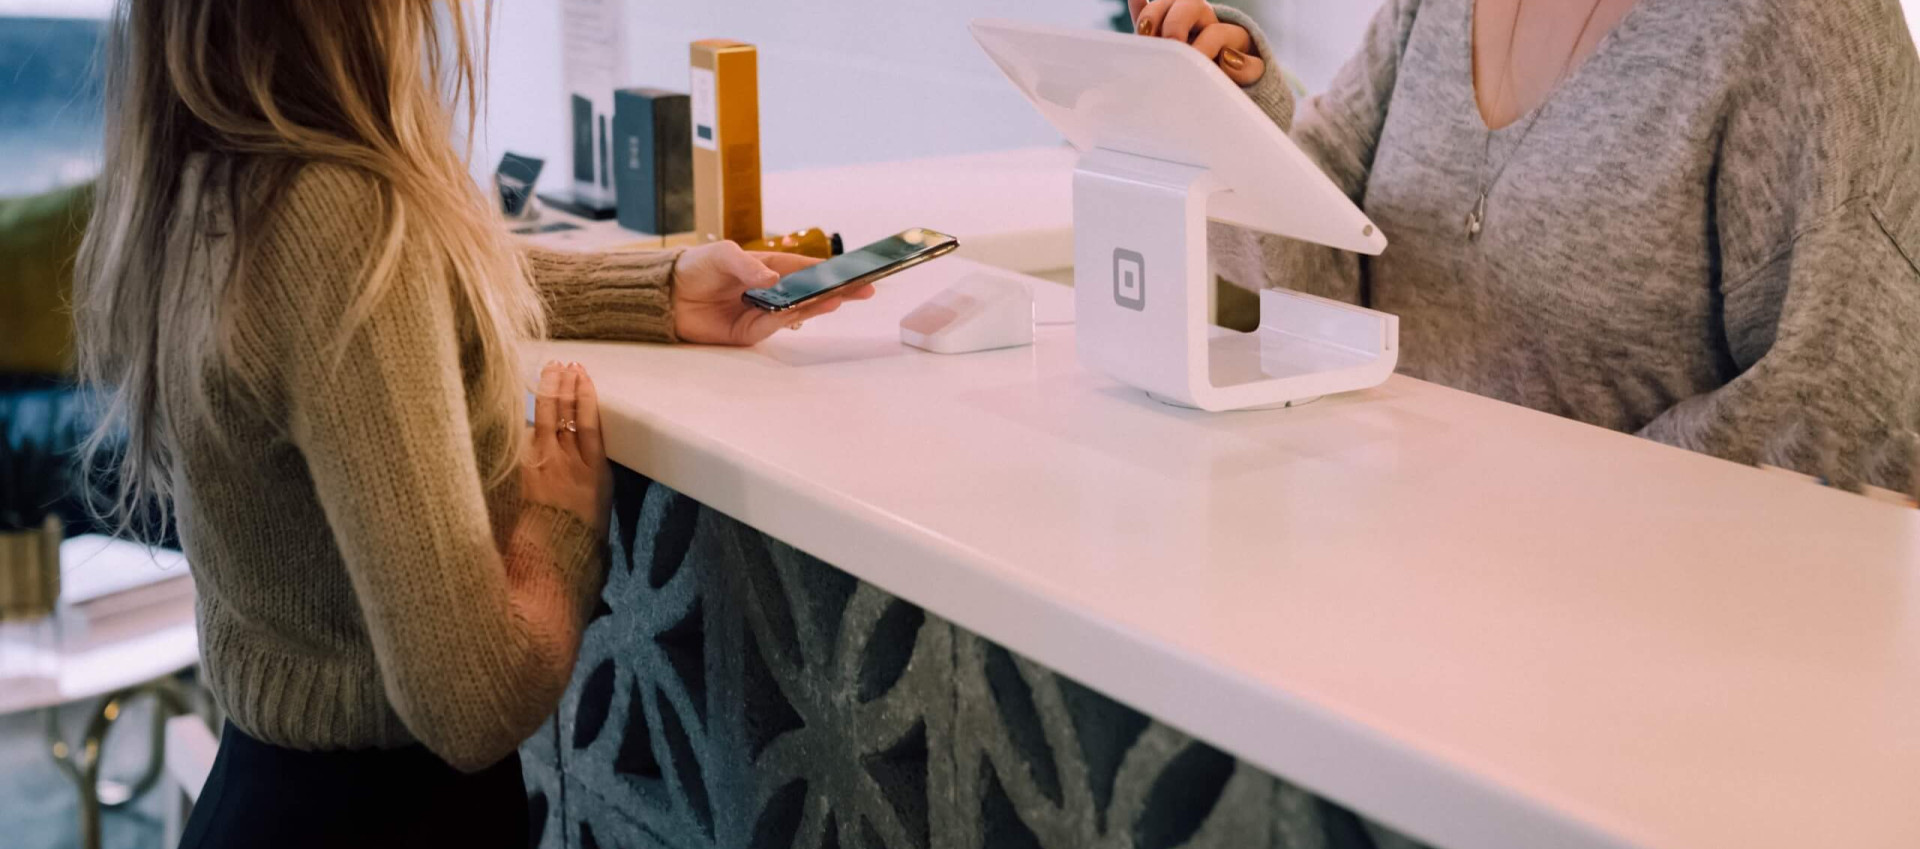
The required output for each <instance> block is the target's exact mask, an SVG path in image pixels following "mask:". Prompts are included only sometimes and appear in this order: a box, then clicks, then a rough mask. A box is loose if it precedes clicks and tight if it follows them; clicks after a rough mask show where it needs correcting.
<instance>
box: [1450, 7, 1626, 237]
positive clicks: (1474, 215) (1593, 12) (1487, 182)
mask: <svg viewBox="0 0 1920 849" xmlns="http://www.w3.org/2000/svg"><path fill="white" fill-rule="evenodd" d="M1605 3H1606V0H1593V8H1591V9H1588V10H1587V18H1586V20H1585V21H1583V22H1581V24H1580V32H1578V33H1577V34H1575V35H1574V37H1573V47H1572V48H1571V49H1569V50H1568V51H1567V59H1566V61H1565V62H1562V63H1561V64H1560V73H1559V75H1558V76H1557V77H1555V78H1554V84H1553V87H1554V90H1558V89H1559V87H1560V84H1561V83H1563V82H1566V79H1567V75H1568V74H1569V73H1571V72H1572V71H1573V56H1574V54H1575V53H1578V52H1579V50H1580V42H1582V41H1585V40H1586V38H1587V30H1588V29H1591V28H1592V27H1593V19H1594V18H1595V17H1598V16H1599V14H1600V7H1601V6H1602V5H1604V4H1605ZM1526 7H1527V4H1526V0H1520V4H1519V6H1518V8H1516V9H1515V10H1514V13H1513V31H1512V32H1510V33H1509V34H1508V35H1507V83H1508V86H1507V88H1508V89H1511V88H1512V85H1511V83H1512V81H1513V49H1514V46H1515V44H1516V42H1517V40H1518V39H1519V33H1520V15H1521V13H1522V12H1524V11H1525V10H1526ZM1552 99H1553V93H1552V92H1551V91H1550V92H1549V93H1548V94H1547V101H1551V100H1552ZM1547 101H1542V102H1541V103H1540V105H1539V106H1536V107H1534V110H1533V115H1531V116H1530V117H1528V118H1527V125H1526V126H1525V127H1522V128H1520V139H1519V140H1518V141H1516V142H1514V143H1513V150H1510V151H1508V152H1507V157H1506V159H1505V161H1502V162H1501V163H1500V167H1499V168H1498V169H1495V170H1494V172H1493V177H1492V178H1491V179H1483V180H1481V182H1480V197H1479V198H1478V199H1477V200H1475V201H1474V204H1473V210H1472V211H1471V212H1468V213H1467V241H1469V242H1477V241H1479V240H1480V232H1481V231H1482V230H1485V229H1486V225H1487V198H1488V197H1489V196H1491V195H1492V194H1493V189H1494V187H1495V186H1497V185H1499V184H1500V178H1501V177H1504V176H1506V174H1507V166H1509V165H1512V164H1513V160H1515V159H1517V158H1519V156H1520V148H1521V147H1523V146H1525V145H1526V143H1527V137H1528V136H1530V135H1533V125H1535V124H1537V123H1539V122H1540V115H1541V114H1542V113H1544V112H1546V111H1547ZM1493 133H1494V131H1493V128H1491V127H1488V128H1487V135H1486V140H1485V142H1484V144H1483V146H1482V148H1481V151H1480V172H1481V173H1482V174H1485V173H1486V171H1487V166H1489V165H1491V164H1492V163H1493Z"/></svg>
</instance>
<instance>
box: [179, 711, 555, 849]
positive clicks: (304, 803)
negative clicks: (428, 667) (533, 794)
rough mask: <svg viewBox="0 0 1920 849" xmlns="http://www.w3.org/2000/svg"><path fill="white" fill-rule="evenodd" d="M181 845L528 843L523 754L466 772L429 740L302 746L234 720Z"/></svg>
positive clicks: (224, 735) (198, 847)
mask: <svg viewBox="0 0 1920 849" xmlns="http://www.w3.org/2000/svg"><path fill="white" fill-rule="evenodd" d="M180 845H181V847H182V849H202V847H222V846H245V847H257V846H287V847H307V846H313V847H320V846H326V847H335V846H352V847H381V846H406V847H420V846H461V847H488V846H498V847H508V846H512V847H524V846H526V845H527V792H526V787H525V786H524V785H523V784H522V783H521V778H520V756H519V755H518V754H517V753H516V754H514V755H511V756H509V757H508V758H507V759H506V760H503V761H501V762H499V763H497V764H494V765H493V766H490V767H487V768H486V769H484V770H482V771H480V772H477V773H473V774H471V775H468V774H465V773H462V772H460V771H458V770H455V769H454V768H453V767H450V766H448V765H447V764H446V762H445V761H442V760H441V759H440V758H439V757H437V756H435V755H434V754H433V753H432V752H429V751H427V749H426V748H425V747H423V746H418V745H415V746H408V747H406V748H404V749H389V750H363V751H351V752H301V751H296V750H293V749H283V748H281V747H279V746H273V745H269V744H266V743H262V742H260V741H259V740H255V739H253V738H252V737H249V736H247V735H246V734H245V733H244V732H242V731H241V730H240V729H238V728H235V727H234V726H233V723H231V722H229V723H227V726H226V728H225V729H224V730H223V731H222V732H221V734H220V752H219V754H218V755H216V756H215V757H214V760H213V772H212V774H210V775H208V776H207V784H206V787H205V788H204V789H202V790H201V791H200V798H199V800H198V801H197V802H195V803H194V806H193V815H192V816H191V817H189V818H188V819H187V826H186V834H185V835H184V836H183V837H182V838H181V840H180Z"/></svg>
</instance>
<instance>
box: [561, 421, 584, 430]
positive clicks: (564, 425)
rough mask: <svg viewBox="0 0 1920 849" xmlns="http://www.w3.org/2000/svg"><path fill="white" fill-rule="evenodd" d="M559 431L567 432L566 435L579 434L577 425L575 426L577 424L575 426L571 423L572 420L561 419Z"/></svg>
mask: <svg viewBox="0 0 1920 849" xmlns="http://www.w3.org/2000/svg"><path fill="white" fill-rule="evenodd" d="M560 429H561V430H564V431H566V432H568V433H579V432H580V426H579V425H577V424H575V423H574V421H573V419H563V420H562V421H561V422H560Z"/></svg>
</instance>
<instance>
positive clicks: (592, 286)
mask: <svg viewBox="0 0 1920 849" xmlns="http://www.w3.org/2000/svg"><path fill="white" fill-rule="evenodd" d="M679 259H680V251H678V250H671V251H646V252H637V253H579V254H575V253H560V252H557V251H546V250H537V249H536V250H529V251H528V252H527V265H528V267H529V269H530V270H531V271H532V274H533V284H534V286H535V287H536V288H538V289H539V290H540V297H541V299H542V300H543V301H545V302H546V305H547V322H548V329H549V332H550V334H551V335H552V336H553V338H555V339H605V340H612V341H620V342H675V341H678V338H677V337H676V336H675V334H674V331H673V266H674V263H675V262H678V261H679Z"/></svg>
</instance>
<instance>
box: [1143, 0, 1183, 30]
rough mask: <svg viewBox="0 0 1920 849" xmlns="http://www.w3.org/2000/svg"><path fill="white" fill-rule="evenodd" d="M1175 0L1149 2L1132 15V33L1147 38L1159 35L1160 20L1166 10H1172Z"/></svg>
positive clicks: (1150, 0)
mask: <svg viewBox="0 0 1920 849" xmlns="http://www.w3.org/2000/svg"><path fill="white" fill-rule="evenodd" d="M1174 2H1175V0H1149V2H1148V3H1147V5H1146V6H1144V7H1142V8H1141V9H1140V11H1138V12H1135V13H1133V31H1134V32H1137V33H1139V34H1141V35H1144V36H1146V37H1148V38H1153V37H1155V36H1157V35H1159V34H1160V20H1161V19H1162V18H1165V17H1166V16H1167V10H1168V9H1171V8H1173V4H1174Z"/></svg>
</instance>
